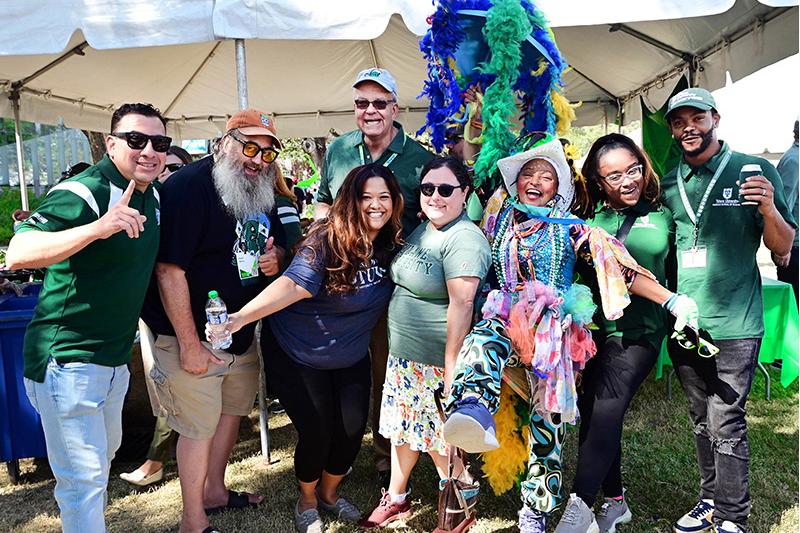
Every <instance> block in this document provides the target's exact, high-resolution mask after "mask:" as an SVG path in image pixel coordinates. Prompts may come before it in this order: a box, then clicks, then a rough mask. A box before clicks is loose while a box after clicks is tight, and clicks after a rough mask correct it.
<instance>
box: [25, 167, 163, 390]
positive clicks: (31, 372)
mask: <svg viewBox="0 0 800 533" xmlns="http://www.w3.org/2000/svg"><path fill="white" fill-rule="evenodd" d="M127 186H128V180H126V179H125V178H124V177H122V175H121V174H120V173H119V171H118V170H117V168H116V167H115V166H114V164H113V163H112V162H111V160H110V159H109V158H108V156H105V157H103V159H101V160H100V162H98V163H97V164H96V165H94V166H92V167H89V168H88V169H86V170H85V171H84V172H82V173H80V174H78V175H77V176H75V177H73V178H70V179H68V180H65V181H62V182H61V183H59V184H58V185H56V186H55V187H53V188H52V189H50V192H48V194H47V196H46V197H45V199H44V201H42V203H41V205H40V206H39V208H38V209H37V210H36V211H35V212H34V213H33V214H32V215H31V217H30V218H29V219H28V220H26V221H25V222H23V223H22V225H21V226H20V227H19V229H17V232H18V233H21V232H25V231H48V232H56V231H63V230H67V229H70V228H75V227H78V226H83V225H86V224H89V223H91V222H94V221H96V220H97V219H99V218H100V217H102V216H103V215H105V214H106V213H107V212H108V210H109V209H111V207H113V206H114V205H115V204H116V203H117V202H118V201H119V199H120V197H121V196H122V194H123V192H124V191H125V189H126V187H127ZM128 205H129V206H130V207H132V208H134V209H136V210H137V211H139V213H141V214H143V215H145V216H146V217H147V220H146V221H145V223H144V231H143V232H141V233H140V234H139V238H138V239H131V238H130V237H128V235H127V234H126V233H125V232H124V231H120V232H118V233H115V234H114V235H112V236H111V237H109V238H107V239H98V240H96V241H94V242H92V243H91V244H89V245H88V246H86V247H85V248H83V249H82V250H80V251H78V252H76V253H75V254H73V255H72V256H70V257H69V258H67V259H65V260H63V261H61V262H60V263H56V264H54V265H51V266H50V267H48V268H47V274H46V275H45V278H44V285H43V287H42V291H41V293H40V294H39V302H38V304H37V305H36V310H35V311H34V314H33V319H32V320H31V323H30V324H29V325H28V329H27V331H26V332H25V344H24V348H23V358H24V361H25V370H24V374H25V377H26V378H28V379H32V380H34V381H39V382H42V381H43V380H44V375H45V370H46V368H47V361H48V359H49V358H50V357H53V358H54V359H55V360H56V361H57V362H58V363H68V362H76V361H80V362H84V363H93V364H97V365H103V366H119V365H124V364H126V363H128V362H129V361H130V352H131V347H132V346H133V337H134V334H135V333H136V328H137V324H138V321H139V314H140V313H141V310H142V303H143V302H144V296H145V292H146V290H147V286H148V284H149V282H150V275H151V274H152V272H153V266H154V265H155V260H156V253H157V252H158V244H159V222H160V211H159V209H160V208H159V199H158V192H157V191H155V189H154V187H153V186H152V185H151V186H149V187H147V189H146V190H145V191H144V192H140V191H138V190H135V191H134V192H133V196H132V197H131V200H130V202H129V204H128Z"/></svg>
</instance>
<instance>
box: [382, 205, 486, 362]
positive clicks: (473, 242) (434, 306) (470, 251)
mask: <svg viewBox="0 0 800 533" xmlns="http://www.w3.org/2000/svg"><path fill="white" fill-rule="evenodd" d="M490 264H491V259H490V250H489V243H488V242H487V241H486V237H485V236H484V235H483V233H482V232H481V231H480V229H479V228H478V227H477V226H476V225H475V224H474V223H473V222H472V221H470V220H469V218H467V216H466V214H462V215H461V217H460V218H457V219H456V220H454V221H452V222H450V223H449V224H446V225H445V226H443V227H442V228H441V229H436V228H435V227H434V226H433V224H431V223H430V222H426V223H424V224H421V225H420V226H419V227H418V228H417V229H416V230H415V231H414V232H413V233H412V234H411V235H410V236H409V237H408V239H407V240H406V244H405V246H403V249H402V250H400V253H398V254H397V257H395V259H394V261H393V262H392V266H391V270H390V272H391V275H392V280H393V281H394V282H395V289H394V293H392V299H391V300H390V302H389V353H391V354H392V355H394V356H397V357H402V358H404V359H409V360H411V361H416V362H418V363H424V364H426V365H433V366H438V367H444V348H445V342H446V339H447V307H448V305H449V298H448V294H447V280H449V279H453V278H458V277H476V278H480V279H481V281H483V280H484V279H485V278H486V273H487V272H488V270H489V265H490Z"/></svg>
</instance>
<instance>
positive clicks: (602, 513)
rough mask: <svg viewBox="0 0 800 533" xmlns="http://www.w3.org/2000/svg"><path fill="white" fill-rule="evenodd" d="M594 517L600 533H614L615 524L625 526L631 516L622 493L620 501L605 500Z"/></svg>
mask: <svg viewBox="0 0 800 533" xmlns="http://www.w3.org/2000/svg"><path fill="white" fill-rule="evenodd" d="M595 516H596V517H597V525H598V526H600V533H615V532H616V531H617V524H627V523H628V522H630V521H631V517H632V516H633V515H631V510H630V508H629V507H628V502H627V501H626V500H625V495H624V493H623V496H622V499H621V500H615V499H614V498H606V500H605V502H603V505H601V506H600V510H599V511H597V514H596V515H595Z"/></svg>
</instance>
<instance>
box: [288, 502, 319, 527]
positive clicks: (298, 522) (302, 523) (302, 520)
mask: <svg viewBox="0 0 800 533" xmlns="http://www.w3.org/2000/svg"><path fill="white" fill-rule="evenodd" d="M299 505H300V502H297V504H295V506H294V527H295V529H297V533H325V526H324V525H323V524H322V519H321V518H320V517H319V512H318V511H317V510H316V509H314V508H311V509H306V510H305V511H303V512H302V513H301V512H300V510H299V508H298V506H299Z"/></svg>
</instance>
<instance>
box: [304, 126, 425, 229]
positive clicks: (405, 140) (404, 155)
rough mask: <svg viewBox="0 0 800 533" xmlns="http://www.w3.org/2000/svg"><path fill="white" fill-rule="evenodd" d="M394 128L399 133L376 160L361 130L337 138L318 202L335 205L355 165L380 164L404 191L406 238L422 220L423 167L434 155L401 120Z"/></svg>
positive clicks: (324, 170) (327, 155) (328, 155)
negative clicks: (411, 134) (390, 173)
mask: <svg viewBox="0 0 800 533" xmlns="http://www.w3.org/2000/svg"><path fill="white" fill-rule="evenodd" d="M394 127H395V128H397V129H398V132H397V135H395V136H394V139H392V142H391V144H389V147H388V148H387V149H386V151H385V152H383V153H382V154H381V156H380V157H379V158H377V159H376V160H374V161H373V159H372V156H371V155H370V153H369V149H368V148H367V145H365V144H364V135H363V134H362V133H361V131H360V130H353V131H349V132H347V133H345V134H343V135H341V136H340V137H337V138H336V139H335V140H334V141H333V142H332V143H331V144H330V146H328V150H327V151H326V152H325V162H324V164H323V166H322V179H321V180H320V184H319V191H317V202H322V203H324V204H332V203H333V199H334V198H336V195H337V194H338V192H339V188H340V187H341V186H342V183H344V179H345V178H346V177H347V174H348V173H349V172H350V171H351V170H353V169H354V168H355V167H357V166H359V165H365V164H367V163H380V164H382V165H384V166H386V167H388V168H389V169H390V170H391V171H392V173H393V174H394V175H395V177H396V178H397V181H398V182H399V184H400V190H401V191H402V192H403V199H404V200H405V209H404V211H403V237H406V236H408V235H409V234H411V232H412V231H414V228H416V227H417V226H418V225H419V223H420V220H419V217H418V216H417V214H418V213H419V212H420V205H419V182H420V172H421V171H422V167H424V166H425V164H426V163H427V162H428V161H430V160H431V159H433V154H431V153H430V152H428V151H427V150H426V149H425V148H423V147H422V145H421V144H419V143H418V142H417V141H415V140H414V139H412V138H411V137H409V136H408V135H406V134H405V132H404V131H403V126H401V125H400V123H398V122H394Z"/></svg>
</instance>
